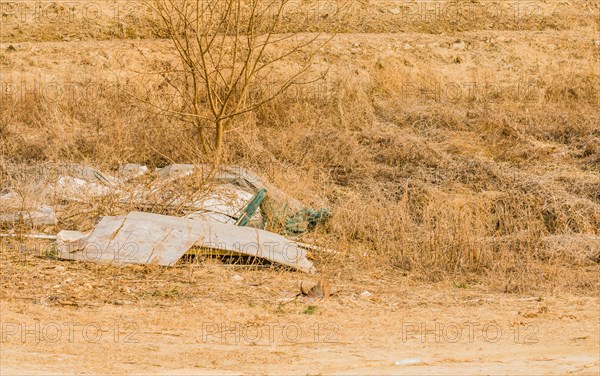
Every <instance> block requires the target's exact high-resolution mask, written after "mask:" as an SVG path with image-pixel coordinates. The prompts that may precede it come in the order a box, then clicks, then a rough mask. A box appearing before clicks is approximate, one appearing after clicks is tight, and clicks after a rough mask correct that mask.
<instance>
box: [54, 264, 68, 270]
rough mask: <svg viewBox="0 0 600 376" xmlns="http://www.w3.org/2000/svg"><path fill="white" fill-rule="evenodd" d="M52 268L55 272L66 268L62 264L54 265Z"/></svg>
mask: <svg viewBox="0 0 600 376" xmlns="http://www.w3.org/2000/svg"><path fill="white" fill-rule="evenodd" d="M54 270H56V271H57V272H64V271H65V270H66V269H65V267H64V266H62V265H56V267H55V268H54Z"/></svg>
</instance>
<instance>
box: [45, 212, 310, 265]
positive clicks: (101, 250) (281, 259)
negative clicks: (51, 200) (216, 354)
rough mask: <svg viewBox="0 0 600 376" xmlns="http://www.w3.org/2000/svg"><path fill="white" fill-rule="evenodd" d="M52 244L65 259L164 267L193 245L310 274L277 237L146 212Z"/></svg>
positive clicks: (297, 252) (301, 255) (302, 256)
mask: <svg viewBox="0 0 600 376" xmlns="http://www.w3.org/2000/svg"><path fill="white" fill-rule="evenodd" d="M57 244H58V248H59V255H58V256H59V257H60V258H64V259H69V260H81V261H94V262H104V263H117V264H151V263H156V264H158V265H164V266H170V265H173V264H175V263H176V262H177V261H178V260H179V259H180V258H181V256H183V254H185V253H186V252H187V251H188V250H190V248H192V246H196V247H201V248H209V249H220V250H224V251H229V252H233V253H238V254H241V255H248V256H255V257H260V258H264V259H267V260H269V261H271V262H274V263H278V264H282V265H286V266H289V267H292V268H295V269H298V270H301V271H304V272H308V273H312V272H314V271H315V268H314V266H313V264H312V263H311V262H310V261H309V260H308V259H307V258H306V251H305V250H303V249H301V248H299V247H298V246H297V245H296V244H295V243H294V242H292V241H289V240H287V239H285V238H284V237H282V236H280V235H277V234H274V233H271V232H268V231H263V230H258V229H254V228H250V227H239V226H235V225H232V224H225V223H217V222H211V221H199V220H191V219H186V218H177V217H170V216H165V215H159V214H152V213H142V212H131V213H129V214H128V215H127V216H116V217H104V218H102V220H101V221H100V223H98V225H97V226H96V228H95V229H94V230H93V231H92V232H91V233H90V234H89V235H87V234H83V233H79V232H73V231H70V232H66V231H62V232H61V233H60V234H59V236H58V238H57ZM192 253H194V252H192Z"/></svg>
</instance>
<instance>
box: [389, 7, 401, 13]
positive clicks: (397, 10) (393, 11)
mask: <svg viewBox="0 0 600 376" xmlns="http://www.w3.org/2000/svg"><path fill="white" fill-rule="evenodd" d="M390 13H391V14H400V9H399V8H392V9H390Z"/></svg>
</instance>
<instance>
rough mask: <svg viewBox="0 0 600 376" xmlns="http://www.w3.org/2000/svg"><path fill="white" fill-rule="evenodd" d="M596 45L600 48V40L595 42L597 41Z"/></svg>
mask: <svg viewBox="0 0 600 376" xmlns="http://www.w3.org/2000/svg"><path fill="white" fill-rule="evenodd" d="M594 44H595V45H596V47H600V39H598V40H595V41H594Z"/></svg>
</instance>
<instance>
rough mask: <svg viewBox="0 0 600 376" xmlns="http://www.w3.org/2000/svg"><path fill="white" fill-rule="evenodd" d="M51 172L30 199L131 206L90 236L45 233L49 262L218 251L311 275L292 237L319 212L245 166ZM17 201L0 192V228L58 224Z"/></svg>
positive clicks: (324, 213)
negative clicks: (53, 249) (52, 247)
mask: <svg viewBox="0 0 600 376" xmlns="http://www.w3.org/2000/svg"><path fill="white" fill-rule="evenodd" d="M56 171H58V172H56ZM56 171H54V170H47V171H44V173H43V174H45V175H47V179H46V181H48V180H49V181H51V184H48V183H45V184H40V185H41V186H43V191H44V194H41V193H40V195H39V197H47V198H48V201H52V202H53V203H56V202H61V203H87V202H93V201H94V200H96V201H98V200H107V197H110V198H111V199H112V200H113V201H116V202H117V203H118V204H120V205H121V206H122V207H127V208H132V209H133V210H130V211H128V213H127V214H126V215H114V216H103V217H101V218H100V220H99V222H97V224H96V225H95V226H94V228H93V229H92V230H91V231H87V232H80V231H71V230H63V231H60V232H59V233H58V234H57V235H56V236H55V237H54V238H55V239H56V245H57V251H58V254H57V257H59V258H62V259H69V260H78V261H91V262H102V263H114V264H152V263H154V264H158V265H164V266H169V265H173V264H175V263H176V262H177V261H178V260H179V259H180V258H181V257H182V256H183V255H184V254H189V255H202V254H204V255H210V254H227V255H237V256H243V257H249V258H258V259H263V260H267V261H269V262H271V263H276V264H280V265H284V266H287V267H290V268H294V269H297V270H300V271H303V272H307V273H314V272H315V271H316V270H315V268H314V266H313V264H312V262H311V261H309V260H308V259H307V250H308V249H311V250H314V249H318V247H316V246H314V245H309V244H304V243H300V242H297V241H295V240H293V238H295V237H297V235H299V234H302V233H305V232H307V231H311V230H313V229H315V228H316V227H317V226H319V225H320V224H323V223H324V222H326V221H327V220H328V219H329V217H330V213H329V211H328V210H327V209H326V208H321V209H312V208H309V207H307V206H306V205H304V204H303V203H301V202H300V201H298V200H296V199H295V198H293V197H289V196H288V195H286V194H285V193H283V192H282V191H281V190H279V189H277V188H276V187H275V186H273V185H272V184H269V183H268V182H265V181H263V180H261V179H259V178H258V177H257V176H256V175H255V174H254V173H252V172H250V171H248V170H247V169H245V168H242V167H238V166H226V167H221V168H219V169H218V170H215V169H213V168H212V167H211V166H205V165H192V164H173V165H169V166H166V167H163V168H158V169H155V170H154V171H150V170H149V169H148V168H147V167H146V166H142V165H137V164H127V165H124V166H121V167H120V168H119V169H118V170H117V172H116V173H115V174H114V175H108V174H104V173H102V172H101V171H99V170H96V169H93V168H90V167H87V166H81V165H68V166H63V168H61V169H58V170H56ZM19 199H20V196H19V194H17V193H16V192H14V191H11V190H6V189H3V191H0V226H1V227H11V226H13V227H14V226H16V225H21V226H23V225H28V226H33V227H37V226H44V225H55V224H57V221H59V217H58V216H57V214H56V213H55V212H54V210H53V209H52V204H51V203H46V202H44V203H43V204H41V205H38V207H36V208H34V209H31V210H23V208H22V207H19V204H18V203H19ZM2 211H4V212H5V213H2ZM7 211H8V212H7ZM165 212H167V213H169V215H165ZM273 225H279V227H278V228H279V229H280V231H279V232H280V233H282V235H280V234H278V233H275V232H270V231H266V230H265V228H266V227H269V228H273V227H274V226H273ZM275 227H277V226H275ZM3 236H14V234H3ZM40 236H42V237H47V235H40ZM290 238H292V239H290Z"/></svg>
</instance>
